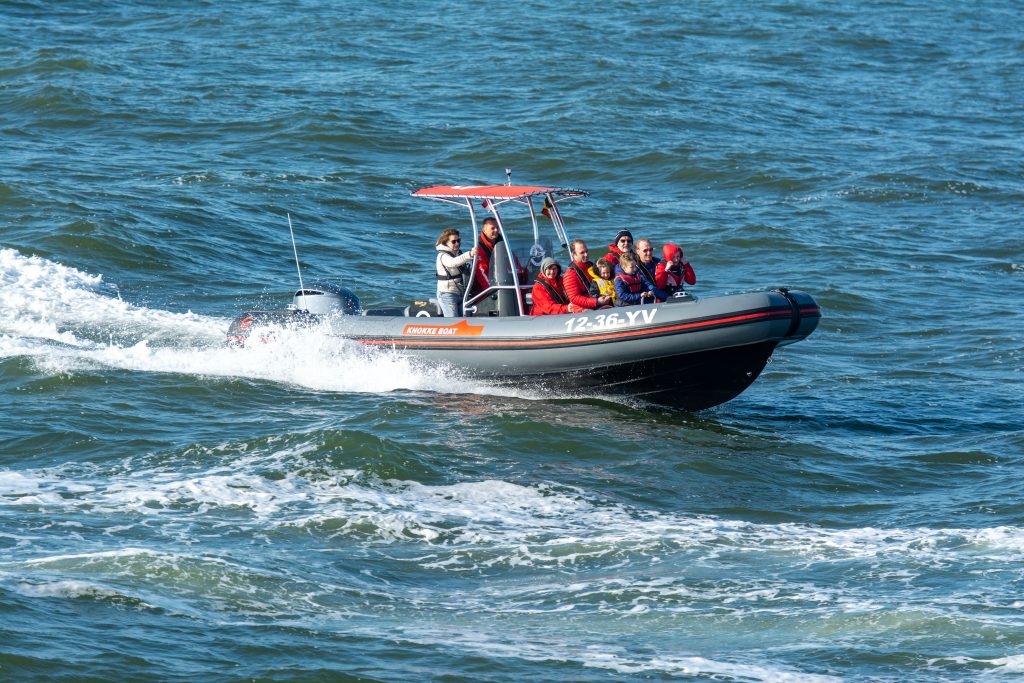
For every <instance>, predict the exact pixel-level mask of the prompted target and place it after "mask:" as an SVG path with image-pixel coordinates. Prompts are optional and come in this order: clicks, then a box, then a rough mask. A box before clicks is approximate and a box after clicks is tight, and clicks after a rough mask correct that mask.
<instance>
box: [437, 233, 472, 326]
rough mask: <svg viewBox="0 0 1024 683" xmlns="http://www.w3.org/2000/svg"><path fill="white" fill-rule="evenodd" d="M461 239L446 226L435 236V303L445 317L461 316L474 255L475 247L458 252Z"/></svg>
mask: <svg viewBox="0 0 1024 683" xmlns="http://www.w3.org/2000/svg"><path fill="white" fill-rule="evenodd" d="M461 243H462V239H461V238H460V237H459V231H458V230H456V229H455V228H448V229H447V230H445V231H444V232H442V233H441V236H440V237H438V238H437V244H436V245H435V248H436V249H437V260H436V262H435V264H434V269H435V271H436V274H437V303H438V304H439V305H440V306H441V315H443V316H444V317H446V318H459V317H461V316H462V297H463V295H464V294H465V293H466V280H467V277H468V275H469V264H470V261H472V260H473V257H474V256H476V247H473V248H472V249H470V250H469V251H466V252H463V253H461V254H460V253H459V246H460V245H461Z"/></svg>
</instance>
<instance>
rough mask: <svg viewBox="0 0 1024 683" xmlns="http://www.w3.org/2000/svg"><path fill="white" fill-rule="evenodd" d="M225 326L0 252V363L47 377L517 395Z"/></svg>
mask: <svg viewBox="0 0 1024 683" xmlns="http://www.w3.org/2000/svg"><path fill="white" fill-rule="evenodd" d="M229 323H230V320H229V319H227V318H219V317H213V316H207V315H200V314H197V313H193V312H191V311H187V312H184V313H175V312H171V311H164V310H158V309H152V308H146V307H144V306H137V305H135V304H132V303H129V302H127V301H124V300H122V299H121V298H120V297H119V296H118V295H117V289H116V287H114V286H112V285H109V284H106V283H104V281H103V277H102V276H100V275H91V274H88V273H84V272H82V271H79V270H76V269H74V268H71V267H68V266H65V265H62V264H59V263H55V262H52V261H49V260H47V259H44V258H41V257H38V256H25V255H23V254H21V253H20V252H18V251H15V250H13V249H0V361H2V360H3V359H7V358H26V359H29V360H30V362H31V363H32V365H33V368H34V369H35V370H36V371H38V372H42V373H45V374H48V375H76V374H88V373H95V372H103V371H106V370H124V371H129V372H143V373H181V374H186V375H194V376H197V377H226V378H244V379H249V380H257V381H259V380H263V381H270V382H275V383H280V384H286V385H292V386H298V387H302V388H306V389H312V390H315V391H336V392H357V393H380V392H389V391H397V390H411V391H431V392H440V393H471V394H494V395H500V396H515V397H519V398H530V396H529V395H528V394H527V393H526V392H523V391H518V390H512V389H506V388H499V387H493V386H488V385H487V384H486V383H483V382H479V381H470V380H464V379H461V378H459V377H458V375H457V374H456V373H455V371H454V370H452V369H450V368H445V367H437V366H433V367H425V366H420V365H417V364H416V363H415V362H414V361H412V360H411V359H409V358H408V357H405V356H402V355H400V354H395V353H392V352H391V351H389V350H386V349H367V348H364V347H362V346H360V345H358V344H355V343H352V342H347V341H345V340H343V339H338V338H337V337H333V336H329V335H327V334H326V333H325V330H324V329H322V328H318V327H311V328H306V329H278V330H274V331H273V334H272V335H270V338H269V339H268V340H265V341H261V340H251V341H250V342H248V343H247V344H246V345H245V346H244V347H243V348H240V349H231V348H227V347H226V346H225V345H224V334H225V331H226V330H227V328H228V325H229Z"/></svg>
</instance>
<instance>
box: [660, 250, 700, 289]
mask: <svg viewBox="0 0 1024 683" xmlns="http://www.w3.org/2000/svg"><path fill="white" fill-rule="evenodd" d="M661 253H662V254H663V255H664V256H665V260H664V261H662V262H661V263H659V264H658V270H657V272H655V274H654V281H655V283H656V284H657V285H658V286H659V287H661V288H662V289H663V290H665V291H666V292H667V293H669V294H675V293H676V292H685V291H686V290H685V289H684V288H683V283H684V282H685V283H686V284H688V285H695V284H697V275H696V274H694V272H693V266H691V265H690V262H689V261H687V260H686V255H685V254H683V250H682V248H681V247H679V246H677V245H675V244H671V243H669V244H666V245H665V246H663V247H662V248H661Z"/></svg>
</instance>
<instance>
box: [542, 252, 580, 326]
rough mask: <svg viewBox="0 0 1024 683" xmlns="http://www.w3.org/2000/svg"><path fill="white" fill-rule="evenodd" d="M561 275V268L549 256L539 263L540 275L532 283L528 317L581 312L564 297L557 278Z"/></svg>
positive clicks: (560, 279)
mask: <svg viewBox="0 0 1024 683" xmlns="http://www.w3.org/2000/svg"><path fill="white" fill-rule="evenodd" d="M561 273H562V267H561V266H560V265H558V262H557V261H555V259H553V258H551V257H550V256H548V257H547V258H545V259H544V260H543V261H541V262H540V274H539V275H537V281H536V282H534V283H533V310H532V311H530V315H555V314H558V313H579V312H580V310H582V309H580V308H578V307H577V306H576V304H574V303H572V302H571V301H569V297H568V296H566V294H565V288H564V287H563V286H562V278H560V277H559V275H561Z"/></svg>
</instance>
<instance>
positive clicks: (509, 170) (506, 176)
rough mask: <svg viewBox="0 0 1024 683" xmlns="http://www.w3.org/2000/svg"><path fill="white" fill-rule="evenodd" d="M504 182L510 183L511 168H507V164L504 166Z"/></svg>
mask: <svg viewBox="0 0 1024 683" xmlns="http://www.w3.org/2000/svg"><path fill="white" fill-rule="evenodd" d="M505 184H506V185H511V184H512V169H511V168H509V167H508V166H506V167H505Z"/></svg>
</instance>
